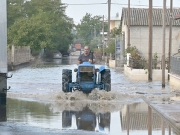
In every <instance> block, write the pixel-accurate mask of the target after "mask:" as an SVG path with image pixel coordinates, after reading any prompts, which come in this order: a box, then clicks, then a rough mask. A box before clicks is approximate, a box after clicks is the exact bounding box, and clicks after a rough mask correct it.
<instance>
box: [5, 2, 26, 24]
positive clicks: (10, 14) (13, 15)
mask: <svg viewBox="0 0 180 135" xmlns="http://www.w3.org/2000/svg"><path fill="white" fill-rule="evenodd" d="M23 3H24V0H7V26H8V27H10V26H11V25H12V24H14V22H15V21H16V20H18V19H20V18H23V17H25V13H24V10H23V9H24V7H23Z"/></svg>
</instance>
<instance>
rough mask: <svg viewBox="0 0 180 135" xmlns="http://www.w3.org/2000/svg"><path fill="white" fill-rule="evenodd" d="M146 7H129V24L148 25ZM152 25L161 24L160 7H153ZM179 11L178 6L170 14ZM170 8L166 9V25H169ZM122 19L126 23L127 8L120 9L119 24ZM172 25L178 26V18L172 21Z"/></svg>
mask: <svg viewBox="0 0 180 135" xmlns="http://www.w3.org/2000/svg"><path fill="white" fill-rule="evenodd" d="M148 12H149V9H148V8H130V20H131V21H130V25H131V26H133V25H134V26H147V25H148ZM152 12H153V26H162V13H163V9H162V8H153V10H152ZM179 13H180V8H174V9H173V13H172V16H173V17H174V16H175V15H177V14H179ZM170 17H171V14H170V9H167V14H166V20H167V21H166V25H169V21H170ZM123 20H124V25H127V24H128V8H123V9H122V15H121V25H122V23H123V22H122V21H123ZM172 25H173V26H180V20H174V21H172Z"/></svg>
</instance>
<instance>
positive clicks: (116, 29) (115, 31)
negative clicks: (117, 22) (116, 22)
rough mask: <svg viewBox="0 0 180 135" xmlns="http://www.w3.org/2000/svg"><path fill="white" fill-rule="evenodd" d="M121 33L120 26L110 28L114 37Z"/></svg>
mask: <svg viewBox="0 0 180 135" xmlns="http://www.w3.org/2000/svg"><path fill="white" fill-rule="evenodd" d="M121 33H122V30H121V26H120V27H119V28H116V27H115V28H114V29H112V30H111V35H112V37H116V35H120V34H121Z"/></svg>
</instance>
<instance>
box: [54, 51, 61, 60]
mask: <svg viewBox="0 0 180 135" xmlns="http://www.w3.org/2000/svg"><path fill="white" fill-rule="evenodd" d="M61 58H62V54H61V53H60V52H59V51H57V52H54V53H53V59H61Z"/></svg>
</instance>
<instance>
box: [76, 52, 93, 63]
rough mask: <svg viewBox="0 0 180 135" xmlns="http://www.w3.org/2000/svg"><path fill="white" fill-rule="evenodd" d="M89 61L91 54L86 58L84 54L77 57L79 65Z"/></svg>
mask: <svg viewBox="0 0 180 135" xmlns="http://www.w3.org/2000/svg"><path fill="white" fill-rule="evenodd" d="M94 58H95V57H94V56H93V59H94ZM89 59H91V60H92V54H91V53H89V54H88V55H87V56H85V55H84V54H81V55H80V56H79V58H78V60H79V61H80V63H83V62H88V61H89Z"/></svg>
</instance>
